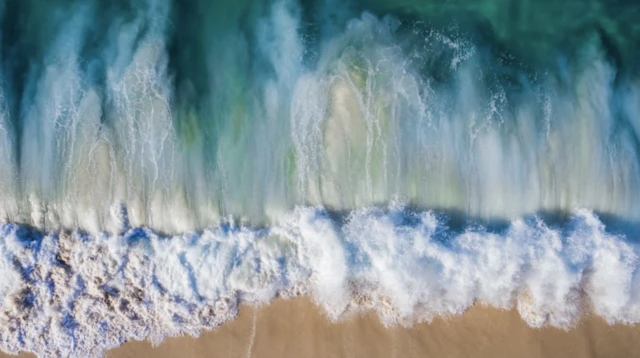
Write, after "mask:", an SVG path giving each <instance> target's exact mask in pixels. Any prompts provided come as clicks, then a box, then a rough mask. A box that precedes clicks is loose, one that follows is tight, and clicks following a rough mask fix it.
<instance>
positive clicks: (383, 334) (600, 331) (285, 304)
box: [21, 298, 640, 358]
mask: <svg viewBox="0 0 640 358" xmlns="http://www.w3.org/2000/svg"><path fill="white" fill-rule="evenodd" d="M29 356H31V355H28V354H22V355H21V357H29ZM107 357H108V358H134V357H136V358H138V357H160V358H162V357H181V358H182V357H185V358H186V357H403V358H404V357H640V325H636V326H625V325H615V326H609V325H607V324H606V323H605V322H604V321H603V320H602V319H600V318H598V317H588V318H585V319H584V320H583V321H582V322H581V323H580V324H579V325H578V326H577V327H576V328H574V329H572V330H570V331H563V330H561V329H557V328H542V329H533V328H531V327H529V326H527V325H526V324H525V323H524V322H523V321H522V320H521V319H520V317H519V315H518V314H517V313H516V312H515V311H501V310H497V309H494V308H487V307H480V306H477V307H473V308H471V309H470V310H469V311H468V312H466V313H465V314H464V315H462V316H457V317H452V318H448V319H446V320H444V319H436V320H434V321H433V322H431V323H422V324H419V325H416V326H414V327H411V328H404V327H395V328H390V329H387V328H385V327H384V326H382V324H381V323H380V322H379V321H378V319H377V317H376V316H375V315H373V314H362V315H356V316H353V317H351V318H347V319H345V320H343V321H341V322H339V323H337V324H334V323H331V322H330V321H329V320H328V319H327V318H326V317H325V316H324V314H323V313H322V311H321V310H320V309H319V308H318V307H317V306H315V305H314V304H313V303H311V302H310V301H309V299H307V298H296V299H292V300H276V301H274V302H272V303H271V304H269V305H265V306H262V307H260V308H255V307H251V306H243V307H242V308H241V309H240V314H239V316H238V317H237V318H236V319H235V320H233V321H230V322H227V323H225V324H223V325H222V326H221V327H218V328H217V329H215V330H213V331H207V332H204V333H203V334H202V335H201V336H200V337H199V338H197V339H196V338H192V337H175V338H169V339H167V340H165V341H164V342H163V343H162V344H161V345H160V346H158V347H152V346H151V344H150V343H148V342H128V343H126V344H124V345H122V346H120V347H118V348H116V349H114V350H111V351H110V352H108V354H107Z"/></svg>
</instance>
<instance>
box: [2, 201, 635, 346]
mask: <svg viewBox="0 0 640 358" xmlns="http://www.w3.org/2000/svg"><path fill="white" fill-rule="evenodd" d="M639 255H640V247H639V246H638V243H637V242H635V241H634V240H632V238H629V237H628V236H627V235H624V234H614V233H612V232H611V231H610V230H608V229H606V228H605V225H604V224H603V222H602V221H600V219H599V218H598V216H597V215H595V214H594V213H592V212H591V211H588V210H578V211H576V212H574V213H573V214H571V215H570V216H569V217H568V219H566V220H564V222H562V223H556V224H550V223H545V221H544V220H543V219H541V218H540V217H538V216H531V217H527V218H523V219H517V220H513V221H511V222H509V223H507V224H506V225H504V226H503V227H501V228H492V227H491V226H489V225H482V224H466V225H464V226H463V227H460V228H456V227H454V225H451V221H450V220H448V219H447V215H445V214H443V213H439V212H434V211H416V210H411V209H410V208H408V207H406V206H403V205H391V206H390V207H388V208H375V207H371V208H366V209H360V210H356V211H353V212H350V213H348V214H345V215H336V214H335V213H331V212H329V211H327V210H325V209H323V208H317V207H305V208H297V209H296V210H294V211H293V212H291V213H289V214H288V215H286V216H285V217H284V218H283V219H282V220H281V221H280V222H279V223H278V224H275V225H273V226H270V227H264V228H250V227H245V226H242V225H237V224H234V223H233V222H232V221H231V222H228V223H226V224H221V225H219V226H217V227H215V228H211V229H207V230H204V231H202V232H193V233H186V234H182V235H176V236H171V237H169V236H163V235H160V234H158V233H156V232H154V231H153V230H151V229H149V228H144V227H135V228H130V227H128V226H127V223H126V221H125V222H123V223H122V227H121V228H120V232H119V233H118V234H107V233H102V234H96V235H89V234H86V233H82V232H79V231H74V232H65V231H61V232H51V233H47V232H43V231H40V230H37V229H33V228H30V227H26V226H21V225H16V224H6V225H3V226H1V227H0V268H1V269H2V272H3V276H2V279H1V280H0V297H1V301H0V302H2V303H1V305H2V306H1V309H0V312H1V313H0V349H2V350H4V351H7V352H12V353H17V352H19V351H31V352H34V353H36V354H38V355H40V356H75V357H87V356H100V355H102V354H103V353H104V352H105V351H106V350H107V349H109V348H112V347H115V346H118V345H120V344H122V343H123V342H125V341H128V340H144V339H147V340H151V341H153V342H155V343H158V342H160V341H161V340H162V339H163V338H164V337H166V336H173V335H179V334H191V335H198V334H199V332H200V331H201V330H203V329H210V328H213V327H216V326H218V325H220V324H222V323H223V322H225V321H227V320H229V319H232V318H233V317H234V316H235V315H236V314H237V312H238V309H239V304H240V303H243V302H246V303H259V304H262V303H267V302H269V301H270V300H272V299H274V298H276V297H285V298H286V297H292V296H296V295H310V296H311V297H312V298H313V300H314V301H315V302H316V303H317V304H318V305H319V306H320V307H322V309H323V310H324V312H326V314H327V315H328V316H329V317H330V318H331V319H333V320H339V319H341V318H342V317H344V316H345V315H347V314H348V313H350V312H358V311H361V310H373V311H375V312H377V313H378V315H379V317H380V319H381V320H382V322H383V323H384V324H386V325H395V324H403V325H411V324H414V323H416V322H423V321H429V320H431V319H433V318H434V317H437V316H444V317H446V316H450V315H457V314H461V313H463V312H464V311H465V310H466V309H468V308H469V307H471V306H472V305H475V304H484V305H490V306H493V307H497V308H502V309H514V308H515V309H517V310H518V312H519V313H520V315H521V317H522V319H523V320H524V321H525V322H526V323H528V324H529V325H530V326H533V327H540V326H543V325H552V326H557V327H562V328H570V327H572V326H573V325H575V324H576V323H577V321H578V320H579V319H580V317H581V316H582V315H583V314H585V313H587V312H592V313H595V314H597V315H598V316H600V317H602V318H603V319H605V320H606V321H607V322H608V323H610V324H613V323H638V322H640V272H639V268H640V262H639V260H638V259H639V257H640V256H639Z"/></svg>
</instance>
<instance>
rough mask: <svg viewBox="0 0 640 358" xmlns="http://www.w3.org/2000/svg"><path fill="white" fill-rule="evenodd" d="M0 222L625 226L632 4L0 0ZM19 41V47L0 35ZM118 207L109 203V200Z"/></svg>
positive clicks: (633, 183)
mask: <svg viewBox="0 0 640 358" xmlns="http://www.w3.org/2000/svg"><path fill="white" fill-rule="evenodd" d="M3 13H4V15H3V21H2V58H1V59H0V61H1V62H0V63H1V64H2V72H1V75H2V83H3V86H2V94H3V96H2V99H3V101H2V105H1V107H0V108H3V110H2V117H1V119H2V120H1V121H0V123H1V125H2V129H3V130H2V131H1V133H2V135H3V139H2V144H3V147H2V148H3V149H2V151H1V152H0V158H1V161H2V166H3V168H5V170H6V175H4V176H3V177H2V179H1V180H0V183H1V184H2V188H3V190H2V193H3V196H2V204H1V205H0V211H2V216H3V217H4V218H5V219H6V220H7V221H11V222H22V223H28V224H32V225H35V226H38V227H45V226H46V227H50V228H56V227H65V228H74V227H81V228H83V229H86V230H89V231H92V232H97V231H100V230H104V229H107V228H108V227H109V225H111V224H110V222H111V221H113V218H112V216H113V215H111V214H110V213H111V212H112V211H113V210H114V208H116V207H117V208H120V207H122V208H124V209H125V210H126V211H127V212H128V214H129V218H130V219H131V220H132V222H133V223H134V224H135V225H150V226H152V227H154V228H157V229H160V230H163V231H167V232H182V231H184V230H189V229H201V228H204V227H207V226H210V225H214V224H216V223H217V222H219V221H220V220H221V218H228V217H229V216H232V217H235V218H237V219H240V220H243V221H246V222H248V223H253V224H257V225H260V224H268V223H270V222H274V220H277V218H278V217H280V216H281V215H282V214H284V213H286V212H288V211H290V210H291V209H293V207H295V206H297V205H321V206H324V207H327V208H330V209H333V210H351V209H354V208H358V207H362V206H367V205H378V204H385V203H388V202H390V201H400V202H408V203H411V204H412V205H415V206H417V207H421V208H425V209H446V210H455V211H462V212H463V213H466V214H469V215H473V216H478V217H482V218H486V219H490V218H496V219H511V218H514V217H517V216H520V215H525V214H533V213H536V212H539V211H555V210H560V211H571V210H573V209H575V208H578V207H583V208H589V209H593V210H596V211H598V212H602V213H606V214H612V215H616V216H621V217H623V218H625V219H634V220H635V219H636V217H637V213H638V212H640V211H639V210H638V209H639V208H638V205H639V204H638V203H640V200H638V196H639V191H638V187H639V183H638V181H637V178H638V177H639V176H638V159H637V150H638V148H637V144H638V143H637V128H638V123H637V118H638V103H639V101H638V93H639V92H638V76H637V65H636V61H634V58H635V53H634V51H635V47H636V46H634V45H635V44H636V43H637V39H638V36H639V31H640V30H639V29H638V26H639V25H638V24H637V23H636V22H635V21H633V19H634V18H635V17H636V15H637V14H638V6H635V4H624V3H607V2H602V1H586V2H585V1H579V2H577V1H576V2H562V3H561V4H559V3H556V2H552V1H536V2H533V1H505V2H495V1H471V2H455V1H448V2H445V3H441V2H431V1H426V2H425V1H420V2H409V1H403V2H396V1H394V2H384V1H355V2H346V3H345V2H339V3H338V2H335V3H334V2H331V1H327V2H302V3H297V2H294V1H292V2H275V3H270V2H254V1H251V2H249V1H244V2H243V1H234V2H209V1H188V2H170V1H134V2H109V3H108V4H107V3H103V2H99V1H82V2H78V1H52V2H47V3H46V4H45V3H42V2H40V1H24V2H22V1H21V2H14V1H10V2H5V3H4V4H3ZM18 35H19V36H18ZM115 210H116V211H119V210H120V209H115Z"/></svg>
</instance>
